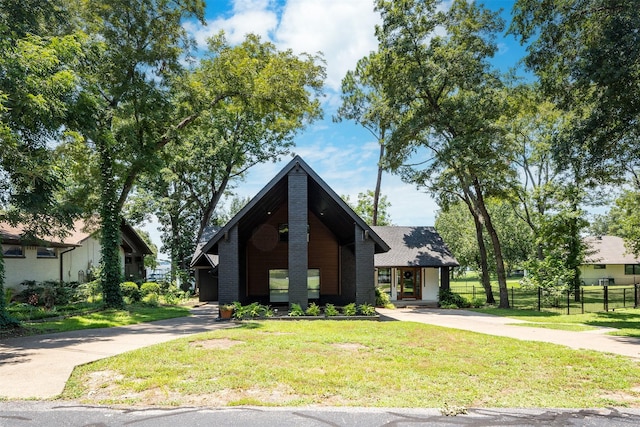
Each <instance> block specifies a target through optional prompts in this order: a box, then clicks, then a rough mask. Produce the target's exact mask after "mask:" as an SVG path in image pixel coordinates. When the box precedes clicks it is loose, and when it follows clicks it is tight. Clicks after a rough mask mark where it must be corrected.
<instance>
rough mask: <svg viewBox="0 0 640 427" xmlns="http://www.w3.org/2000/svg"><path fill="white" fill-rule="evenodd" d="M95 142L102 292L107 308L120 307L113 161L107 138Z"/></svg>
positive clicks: (116, 204) (118, 222)
mask: <svg viewBox="0 0 640 427" xmlns="http://www.w3.org/2000/svg"><path fill="white" fill-rule="evenodd" d="M99 138H100V140H99V141H96V145H97V146H98V150H99V156H100V181H101V186H102V188H101V196H100V221H101V233H100V244H101V247H102V274H101V282H102V293H103V296H104V304H105V306H106V307H108V308H119V309H120V308H124V300H123V299H122V292H121V291H120V281H121V280H122V277H121V271H120V239H121V238H120V223H121V221H122V219H121V217H120V209H119V208H118V203H117V201H118V198H117V195H116V189H115V183H114V172H113V160H112V158H111V155H110V142H111V141H110V137H109V136H105V135H100V136H99Z"/></svg>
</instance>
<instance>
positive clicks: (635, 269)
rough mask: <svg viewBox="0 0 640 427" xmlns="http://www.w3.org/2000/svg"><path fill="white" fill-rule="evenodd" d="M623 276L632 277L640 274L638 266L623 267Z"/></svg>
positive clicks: (628, 265) (627, 265)
mask: <svg viewBox="0 0 640 427" xmlns="http://www.w3.org/2000/svg"><path fill="white" fill-rule="evenodd" d="M624 274H626V275H628V276H629V275H634V274H640V265H638V264H626V265H625V266H624Z"/></svg>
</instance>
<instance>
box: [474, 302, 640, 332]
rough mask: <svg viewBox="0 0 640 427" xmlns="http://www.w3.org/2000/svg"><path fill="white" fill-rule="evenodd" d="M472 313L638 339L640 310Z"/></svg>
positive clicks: (502, 310) (488, 311)
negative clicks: (602, 328) (566, 312)
mask: <svg viewBox="0 0 640 427" xmlns="http://www.w3.org/2000/svg"><path fill="white" fill-rule="evenodd" d="M473 311H478V312H482V313H488V314H494V315H496V316H502V317H509V318H512V319H519V320H526V321H528V322H533V324H527V325H522V326H540V327H546V328H554V329H564V330H579V329H580V325H582V326H586V327H587V328H586V329H583V330H588V329H595V328H598V327H604V328H614V329H615V331H611V332H608V333H609V334H610V335H617V336H624V337H636V338H640V309H625V310H618V311H609V312H599V313H585V314H558V313H551V312H547V311H535V310H516V309H501V308H482V309H474V310H473ZM576 328H578V329H576Z"/></svg>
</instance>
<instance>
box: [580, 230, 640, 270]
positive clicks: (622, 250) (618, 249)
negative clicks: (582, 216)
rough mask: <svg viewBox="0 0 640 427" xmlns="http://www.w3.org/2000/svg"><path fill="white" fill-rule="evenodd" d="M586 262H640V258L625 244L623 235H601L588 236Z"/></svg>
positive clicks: (586, 240)
mask: <svg viewBox="0 0 640 427" xmlns="http://www.w3.org/2000/svg"><path fill="white" fill-rule="evenodd" d="M584 242H585V243H586V245H587V255H586V257H585V264H640V259H638V258H637V257H636V256H635V255H633V254H632V253H631V252H630V251H628V250H627V248H626V247H625V245H624V240H623V239H622V237H618V236H599V237H593V236H590V237H586V238H585V239H584Z"/></svg>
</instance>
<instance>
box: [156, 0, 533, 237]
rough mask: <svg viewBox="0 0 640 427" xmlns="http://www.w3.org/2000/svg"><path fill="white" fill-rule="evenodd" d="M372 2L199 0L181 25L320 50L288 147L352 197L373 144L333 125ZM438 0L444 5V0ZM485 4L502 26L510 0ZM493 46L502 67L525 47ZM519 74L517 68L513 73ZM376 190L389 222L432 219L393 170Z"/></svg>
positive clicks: (373, 164)
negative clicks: (307, 102)
mask: <svg viewBox="0 0 640 427" xmlns="http://www.w3.org/2000/svg"><path fill="white" fill-rule="evenodd" d="M373 3H374V1H373V0H207V8H206V16H205V18H206V25H205V26H203V25H201V24H199V23H195V22H188V23H185V28H186V29H187V31H188V32H189V33H190V34H191V35H192V36H193V37H194V38H195V40H196V41H197V43H198V46H200V47H202V48H204V46H205V44H206V40H207V38H208V37H210V36H212V35H214V34H217V33H218V32H219V31H220V30H224V31H225V33H226V36H227V39H228V40H229V42H230V43H239V42H241V41H242V40H243V38H244V36H245V34H247V33H255V34H258V35H260V36H261V37H262V39H263V40H269V41H271V42H273V43H274V44H275V45H276V46H277V47H278V48H280V49H292V51H293V52H294V53H297V54H299V53H303V52H307V53H313V54H315V53H317V52H322V54H323V56H324V59H325V60H326V71H327V79H326V81H325V84H326V86H325V96H324V98H323V99H322V104H323V110H324V118H323V119H322V120H318V121H316V122H314V123H312V124H311V125H308V126H307V127H306V128H305V129H304V130H303V131H301V132H300V133H299V134H298V135H297V137H296V146H295V147H294V148H293V149H292V152H293V153H295V154H298V155H300V156H301V157H302V158H303V159H304V161H305V162H307V163H308V164H309V166H310V167H311V168H312V169H313V170H315V171H316V173H317V174H318V175H320V177H321V178H322V179H323V180H324V181H325V182H326V183H327V184H328V185H329V186H330V187H331V188H332V189H333V190H334V191H335V192H336V193H337V194H339V195H348V196H349V197H350V200H351V201H355V200H357V195H358V193H362V192H365V191H367V190H373V189H374V187H375V181H376V173H377V160H378V153H379V146H378V143H377V141H376V140H375V139H374V138H373V136H372V135H371V134H370V133H369V132H368V131H366V130H364V129H363V128H361V127H360V126H358V125H357V124H355V123H353V122H341V123H334V122H333V120H332V117H333V116H334V115H335V112H336V110H337V108H338V107H339V105H340V82H341V80H342V78H343V77H344V75H345V74H346V72H347V71H348V70H352V69H354V68H355V65H356V63H357V61H358V60H359V59H360V58H362V57H364V56H366V55H368V54H369V53H370V52H371V51H374V50H376V47H377V40H376V38H375V36H374V30H375V25H376V24H378V23H380V16H379V14H377V13H376V12H374V10H373V9H374V4H373ZM446 3H447V2H446V1H445V5H446ZM484 4H485V6H486V7H487V8H489V9H491V10H495V11H498V10H499V9H502V10H503V11H502V17H503V18H504V19H505V20H506V22H507V26H508V24H509V22H510V12H511V8H512V6H513V0H485V1H484ZM498 46H499V51H498V53H497V55H496V56H495V58H494V60H493V63H494V65H495V66H496V67H498V68H500V69H502V70H504V71H507V70H508V69H510V68H512V67H516V66H517V65H518V61H519V60H520V59H521V58H522V57H523V56H524V54H525V49H524V48H523V47H521V46H520V45H519V43H518V42H517V41H516V40H515V38H514V37H513V36H504V37H501V38H500V39H499V40H498ZM521 73H523V72H520V74H521ZM290 159H291V157H284V158H282V159H281V160H280V161H278V162H276V163H267V164H261V165H258V166H255V167H254V168H252V169H251V170H250V171H249V173H248V174H247V176H246V178H245V180H244V181H243V182H240V183H238V184H237V186H236V188H235V190H234V191H235V193H236V194H238V195H239V196H241V197H247V196H248V197H253V196H255V195H256V194H257V193H258V192H259V191H260V190H261V189H262V187H263V186H264V185H265V184H266V183H267V182H269V181H270V180H271V178H273V177H274V176H275V175H276V174H277V173H278V172H279V171H280V170H281V169H282V167H284V165H286V164H287V163H288V162H289V160H290ZM382 194H383V195H385V196H386V197H387V200H388V201H389V203H390V204H391V206H390V207H389V209H388V213H389V217H390V219H391V222H392V223H393V224H395V225H433V224H434V222H435V217H436V213H437V210H438V206H437V204H436V203H435V202H434V200H433V199H432V197H430V195H429V194H426V193H425V192H424V191H421V190H420V189H417V188H416V187H415V185H412V184H406V183H403V182H402V181H401V179H400V178H399V177H398V176H396V175H391V174H388V173H385V174H384V175H383V178H382ZM145 229H146V230H147V231H149V232H150V234H151V237H152V239H153V240H154V243H155V244H156V245H157V246H158V248H160V246H161V244H160V241H159V233H158V232H157V225H156V224H154V223H151V224H148V225H147V226H146V227H145Z"/></svg>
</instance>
